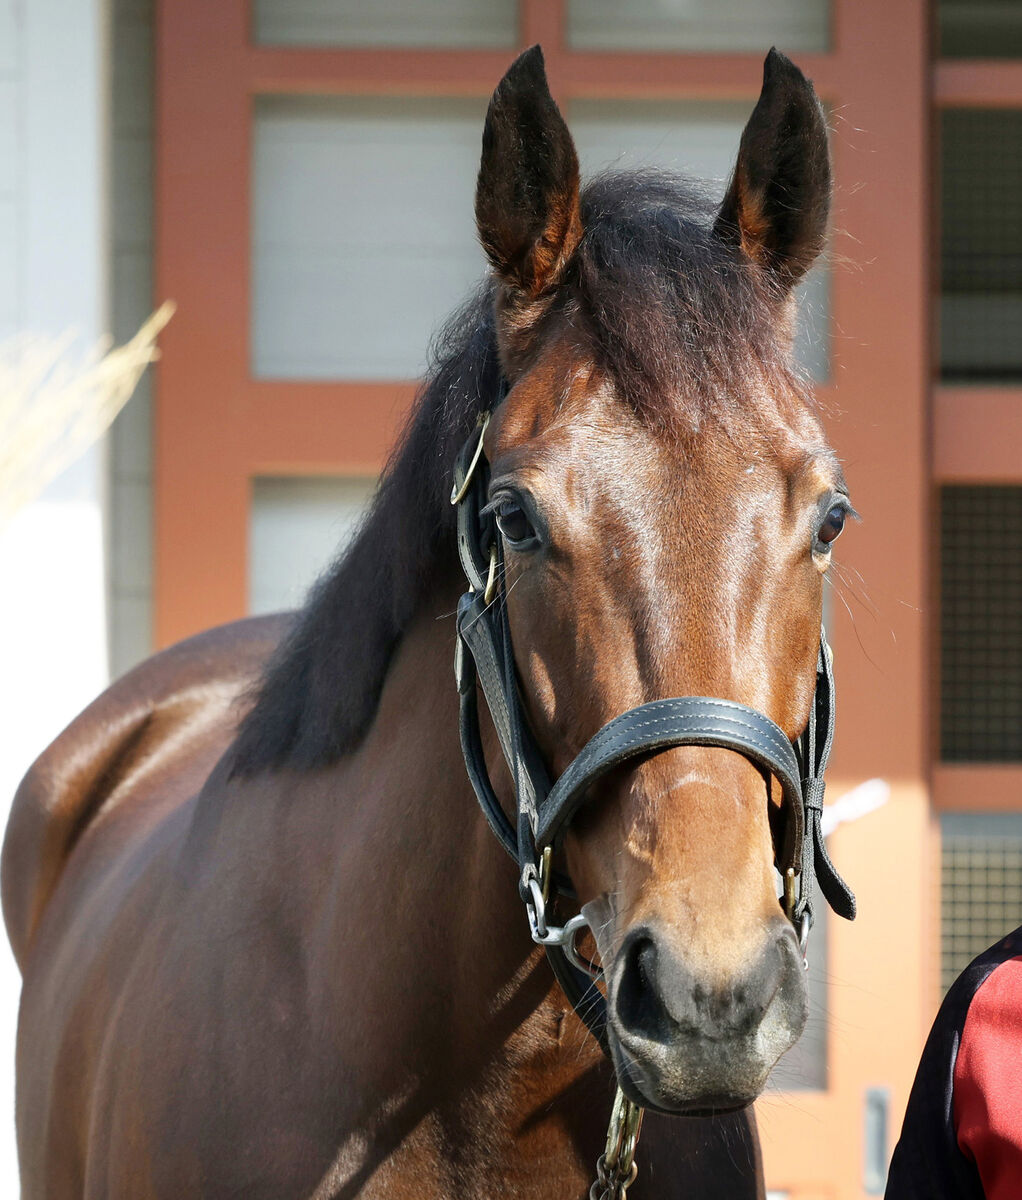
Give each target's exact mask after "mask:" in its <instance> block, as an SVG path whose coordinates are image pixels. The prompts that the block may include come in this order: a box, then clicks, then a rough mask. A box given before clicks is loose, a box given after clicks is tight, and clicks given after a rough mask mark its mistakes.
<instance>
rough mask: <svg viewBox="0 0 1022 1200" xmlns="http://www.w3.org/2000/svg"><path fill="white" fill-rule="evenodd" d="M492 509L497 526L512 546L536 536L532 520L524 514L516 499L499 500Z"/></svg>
mask: <svg viewBox="0 0 1022 1200" xmlns="http://www.w3.org/2000/svg"><path fill="white" fill-rule="evenodd" d="M494 511H495V515H496V518H497V528H498V529H499V530H500V532H501V533H502V534H503V535H504V538H505V540H506V541H507V542H508V543H509V544H510V545H512V546H514V545H516V544H519V543H522V542H529V541H531V540H532V539H533V538H534V537H535V536H536V531H535V529H533V527H532V522H531V521H530V520H529V518H528V517H527V516H526V515H525V511H524V509H523V508H522V506H521V505H520V504H518V503H517V501H515V500H511V499H507V500H501V501H500V502H499V503H498V504H497V506H496V509H495V510H494Z"/></svg>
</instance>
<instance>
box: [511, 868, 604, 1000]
mask: <svg viewBox="0 0 1022 1200" xmlns="http://www.w3.org/2000/svg"><path fill="white" fill-rule="evenodd" d="M550 857H551V855H550V847H549V846H548V847H547V848H546V850H544V851H543V864H542V866H541V867H540V868H537V867H536V865H535V863H526V864H525V866H524V867H523V868H522V878H521V883H520V885H519V890H520V892H521V894H522V899H523V900H524V901H525V912H526V915H527V916H528V918H529V933H530V934H531V935H532V940H533V941H534V942H535V943H536V945H537V946H559V947H560V948H561V949H562V950H563V951H564V953H565V956H566V957H567V959H568V961H569V962H570V963H572V964H573V965H574V966H576V967H577V968H578V969H579V970H580V971H583V972H585V974H586V975H590V976H591V977H592V978H593V979H599V978H601V977H602V975H603V970H602V968H601V967H598V966H596V964H595V963H593V962H591V961H590V960H589V959H586V958H583V957H582V955H581V954H579V952H578V947H577V946H576V945H575V938H576V937H578V935H579V934H580V933H581V932H582V931H583V930H584V929H588V928H589V922H588V921H587V920H586V919H585V917H584V916H583V915H582V914H581V913H579V914H578V915H577V916H574V917H572V918H571V919H570V920H569V921H566V922H565V923H564V924H563V925H548V924H547V919H546V903H547V900H548V899H549V886H550Z"/></svg>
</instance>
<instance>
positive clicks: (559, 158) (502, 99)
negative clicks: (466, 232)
mask: <svg viewBox="0 0 1022 1200" xmlns="http://www.w3.org/2000/svg"><path fill="white" fill-rule="evenodd" d="M476 226H477V228H478V230H479V240H480V241H481V242H482V245H483V249H484V250H485V251H486V254H487V257H488V258H489V260H490V262H491V263H492V264H493V266H494V269H495V270H496V272H497V274H498V276H499V277H500V278H501V279H502V280H503V282H504V283H505V285H507V286H508V287H509V288H511V289H512V290H514V291H517V292H518V293H519V294H520V297H521V298H522V299H525V300H532V299H535V298H536V297H538V296H539V295H540V294H541V293H542V292H543V291H544V290H545V289H547V288H549V287H552V286H554V285H556V284H557V282H558V280H559V279H560V277H561V274H562V272H563V270H564V265H565V263H566V262H567V261H568V259H569V258H570V257H571V254H572V252H573V251H574V249H575V247H576V246H577V245H578V241H579V238H580V237H581V236H582V220H581V217H580V215H579V200H578V155H577V154H576V153H575V144H574V142H573V141H572V140H571V134H570V133H569V132H568V127H567V125H565V123H564V118H563V117H562V116H561V114H560V111H559V110H558V108H557V105H556V104H555V103H554V100H553V97H552V96H551V95H550V88H549V87H548V86H547V80H546V71H545V69H544V66H543V52H542V50H540V48H539V47H538V46H533V47H532V49H531V50H526V51H525V53H524V54H521V55H519V57H518V58H516V59H515V61H514V62H513V63H512V64H511V66H510V67H509V68H508V72H507V74H506V75H505V76H504V78H503V79H502V80H501V81H500V83H499V84H498V85H497V90H496V91H495V92H494V93H493V98H492V99H491V101H490V107H489V110H488V112H487V114H486V125H485V127H484V129H483V156H482V162H481V163H480V166H479V180H478V182H477V184H476Z"/></svg>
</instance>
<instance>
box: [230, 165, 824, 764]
mask: <svg viewBox="0 0 1022 1200" xmlns="http://www.w3.org/2000/svg"><path fill="white" fill-rule="evenodd" d="M582 218H583V225H584V228H585V233H584V236H583V238H582V241H581V243H580V245H579V247H578V249H577V250H576V252H575V255H574V259H573V260H572V263H571V265H570V268H569V275H568V278H567V279H566V280H565V282H564V283H563V285H562V286H561V287H560V288H559V290H558V295H557V298H556V304H555V307H554V309H553V310H552V311H551V312H550V313H549V314H548V315H547V317H546V320H547V321H552V320H554V319H556V318H560V319H562V320H565V319H567V320H569V321H570V322H571V325H572V328H573V330H574V331H575V332H576V333H577V334H578V336H579V338H580V342H581V343H584V348H585V349H586V350H587V351H588V352H589V353H590V354H591V355H592V356H593V357H594V358H595V360H596V362H597V364H598V365H599V366H600V367H602V368H603V369H605V370H608V371H609V372H610V373H611V374H612V376H613V377H614V379H615V381H616V383H617V386H618V388H619V390H620V392H621V394H622V396H623V397H624V398H625V399H627V400H628V401H629V402H630V403H631V405H632V406H633V407H634V408H635V410H636V412H637V413H638V414H639V415H640V417H642V418H643V419H644V420H646V421H648V422H649V423H651V424H653V425H656V426H660V427H663V426H664V425H665V424H672V423H674V422H675V421H676V420H678V419H679V416H680V417H683V418H684V419H685V420H686V421H688V422H694V423H695V424H697V425H698V424H699V423H701V420H702V418H703V417H704V416H705V415H707V414H713V415H714V416H716V417H717V418H718V419H721V420H723V421H724V422H725V423H726V424H732V423H733V422H734V421H735V420H740V419H741V417H742V415H743V413H742V406H741V404H740V403H739V402H740V401H741V400H742V399H743V391H744V389H743V388H742V387H741V386H740V376H742V375H743V374H744V373H745V372H746V371H747V370H748V366H749V360H750V357H751V358H753V359H755V360H757V361H758V362H759V363H760V364H762V365H763V367H764V368H765V369H766V370H768V371H769V372H771V373H773V374H778V373H781V374H783V375H784V376H785V378H786V380H787V383H788V387H789V388H790V387H791V386H792V385H793V384H794V385H795V386H796V389H797V391H798V394H799V395H805V390H804V389H803V388H801V387H799V386H798V380H797V379H795V377H794V376H793V375H792V374H791V366H790V363H789V361H788V359H789V352H788V350H787V349H786V348H785V347H784V346H781V345H780V344H779V343H778V340H777V334H776V322H775V320H774V319H773V316H772V314H775V313H776V307H775V301H776V297H775V296H773V295H772V294H771V292H770V283H769V281H768V280H767V279H766V277H765V274H764V273H763V272H761V271H760V270H758V269H756V268H754V267H752V266H751V264H750V263H749V262H748V260H746V259H744V258H743V257H741V255H740V253H739V252H738V251H737V250H736V249H734V247H733V246H731V245H729V244H728V243H727V242H726V240H722V239H721V238H720V237H718V236H717V235H716V234H715V233H714V232H713V230H712V220H713V210H712V209H711V207H710V205H709V204H708V203H707V202H706V200H705V198H704V197H703V196H702V195H701V194H700V193H699V192H698V191H697V190H696V189H695V188H694V187H693V186H692V185H691V184H690V183H687V182H685V181H682V180H679V179H677V178H675V177H672V176H668V175H664V174H660V173H656V174H653V173H642V174H640V173H614V174H609V175H604V176H601V177H600V178H598V179H596V180H594V181H593V182H591V183H590V184H589V185H588V186H587V187H586V188H585V189H584V190H583V192H582ZM432 358H433V369H432V371H431V373H430V374H429V377H428V380H427V382H426V383H425V385H424V386H423V388H422V390H421V391H420V393H419V396H418V398H417V400H416V403H415V406H414V408H413V411H412V414H411V416H410V418H409V421H408V424H407V426H406V428H405V431H404V434H403V436H402V438H401V440H400V441H399V443H398V445H397V447H396V449H395V451H394V453H393V454H392V456H391V458H390V461H389V462H388V464H387V467H386V469H385V471H384V473H383V476H382V478H381V481H380V485H379V488H378V490H377V493H376V497H375V499H374V501H373V504H372V506H371V508H370V510H369V512H368V513H367V515H366V517H365V519H364V521H363V523H362V526H361V528H360V530H359V532H358V534H357V535H356V537H355V539H354V541H353V542H352V544H351V545H350V547H349V548H348V549H347V551H346V552H345V553H344V554H343V555H342V556H341V557H340V559H339V560H338V561H337V563H336V564H335V565H334V566H333V567H332V568H330V569H329V570H328V571H327V572H326V573H325V574H324V576H323V577H322V578H321V579H320V580H319V582H318V583H317V584H316V586H315V588H314V589H313V591H312V593H311V595H310V597H309V600H308V602H307V603H306V605H305V608H304V609H303V610H302V612H301V613H300V614H299V616H298V618H297V620H296V624H295V626H294V628H293V630H292V632H291V633H290V635H289V636H288V637H287V638H286V639H285V641H284V642H283V643H282V645H281V646H280V648H279V649H278V651H277V653H276V654H275V656H274V658H273V659H272V660H271V662H270V664H269V666H268V667H267V670H266V673H265V676H264V678H263V680H262V682H261V684H260V685H259V688H258V692H257V694H256V698H255V703H254V706H253V707H252V709H251V711H250V713H249V714H248V716H247V717H246V718H245V720H244V721H243V723H242V725H241V729H240V731H239V734H238V738H237V741H236V743H235V755H234V770H235V771H236V772H238V773H240V774H245V775H248V774H254V773H256V772H258V771H261V770H264V769H267V768H271V767H282V766H291V767H295V768H299V769H301V768H312V767H317V766H325V765H327V764H329V763H331V762H334V761H336V760H337V759H338V758H340V757H341V756H342V755H344V754H345V753H347V752H349V751H350V750H352V749H353V748H354V747H355V746H356V745H357V744H358V743H359V741H360V740H361V738H362V737H363V735H364V734H365V732H366V730H367V729H368V727H369V724H370V722H371V721H372V718H373V714H374V713H375V711H376V706H377V703H378V701H379V696H380V692H381V689H382V687H383V681H384V678H385V676H386V673H387V669H388V666H389V664H390V660H391V656H392V654H393V652H394V649H395V647H396V646H397V644H398V642H399V641H400V639H401V636H402V634H403V633H404V631H405V629H406V628H407V627H408V625H409V623H410V621H411V620H412V618H413V616H414V615H415V613H416V611H417V609H418V608H419V606H420V605H421V603H422V601H423V599H424V597H425V594H426V592H427V590H428V589H429V588H430V587H431V586H435V584H436V582H437V581H438V579H440V578H441V577H442V576H443V575H444V574H445V573H448V574H452V573H453V571H454V570H455V569H456V564H457V553H456V547H455V519H454V510H453V509H452V507H451V505H450V503H449V494H450V485H451V470H452V467H453V463H454V459H455V456H456V454H457V452H458V450H459V449H460V447H461V445H462V444H463V443H464V441H465V439H466V438H467V437H468V435H469V433H470V432H471V430H472V428H473V426H474V425H475V423H476V420H477V417H478V415H479V413H480V412H482V411H485V410H486V409H488V408H489V407H490V406H491V405H492V404H493V403H494V400H495V397H496V396H497V394H498V390H499V387H500V364H499V361H498V354H497V341H496V332H495V328H494V285H493V284H492V283H486V284H484V285H483V286H482V287H480V289H479V290H478V291H477V292H476V294H475V295H474V296H473V297H472V298H471V299H470V300H469V302H468V303H467V304H466V305H465V306H464V307H463V308H462V309H461V310H460V311H459V312H458V313H457V314H456V315H455V317H454V318H453V319H452V320H451V321H450V322H449V324H448V325H447V327H446V328H445V329H444V330H443V332H442V333H441V335H440V337H439V338H438V340H437V342H436V344H435V346H434V347H433V354H432ZM779 391H780V392H781V393H782V394H783V389H779ZM679 396H683V397H684V410H683V412H681V413H679V411H678V409H679V400H678V397H679ZM452 577H453V576H452ZM452 686H453V684H452Z"/></svg>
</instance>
